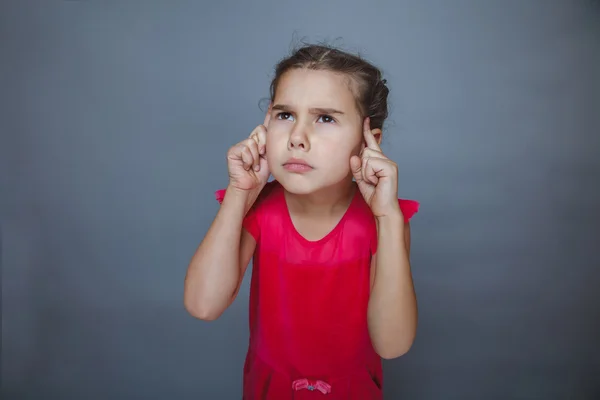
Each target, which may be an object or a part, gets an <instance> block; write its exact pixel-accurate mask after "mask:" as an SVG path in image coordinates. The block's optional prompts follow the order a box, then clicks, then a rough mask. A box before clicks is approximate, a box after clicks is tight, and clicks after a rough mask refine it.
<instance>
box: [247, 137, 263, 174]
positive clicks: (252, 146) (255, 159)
mask: <svg viewBox="0 0 600 400" xmlns="http://www.w3.org/2000/svg"><path fill="white" fill-rule="evenodd" d="M246 146H248V149H249V150H250V153H251V154H252V168H253V169H254V170H255V171H258V170H259V168H260V156H259V155H258V145H257V144H256V141H255V140H254V139H252V138H249V139H248V140H246Z"/></svg>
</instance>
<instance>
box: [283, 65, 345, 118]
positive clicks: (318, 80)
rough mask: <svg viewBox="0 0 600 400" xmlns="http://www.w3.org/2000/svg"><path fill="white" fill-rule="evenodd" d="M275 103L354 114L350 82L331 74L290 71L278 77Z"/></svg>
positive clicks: (327, 72)
mask: <svg viewBox="0 0 600 400" xmlns="http://www.w3.org/2000/svg"><path fill="white" fill-rule="evenodd" d="M274 103H283V104H289V105H290V106H295V107H301V108H304V107H307V108H309V107H323V108H335V109H338V110H342V111H344V112H347V113H350V112H353V111H356V107H355V99H354V95H353V93H352V91H351V90H350V79H349V78H348V77H347V76H345V75H342V74H338V73H335V72H331V71H319V70H309V69H292V70H290V71H287V72H286V73H285V74H283V75H282V76H281V78H280V79H279V82H278V85H277V92H276V93H275V99H274Z"/></svg>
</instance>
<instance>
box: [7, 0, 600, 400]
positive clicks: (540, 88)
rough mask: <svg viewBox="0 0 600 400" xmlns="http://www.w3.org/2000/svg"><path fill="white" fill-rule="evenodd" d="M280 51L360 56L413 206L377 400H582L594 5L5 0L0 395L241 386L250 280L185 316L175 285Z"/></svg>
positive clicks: (236, 389)
mask: <svg viewBox="0 0 600 400" xmlns="http://www.w3.org/2000/svg"><path fill="white" fill-rule="evenodd" d="M203 3H206V4H203ZM294 38H305V39H307V40H310V41H321V40H329V42H331V43H337V44H339V45H341V46H342V47H343V48H345V49H348V50H360V51H361V52H362V53H363V54H364V55H365V56H367V57H368V58H370V59H371V60H372V61H374V62H375V63H377V64H378V65H380V66H382V68H383V70H384V72H385V75H386V78H387V79H388V81H389V84H390V86H391V105H392V113H391V119H390V124H389V126H388V129H387V131H386V135H387V137H386V139H385V148H384V150H385V151H386V152H387V154H388V155H389V156H390V157H392V158H393V159H395V160H396V161H397V162H398V163H399V165H400V195H401V196H403V197H408V198H413V199H418V200H420V201H421V202H422V211H421V213H420V214H418V216H416V217H415V219H414V221H413V253H412V254H413V256H412V261H413V268H414V277H415V282H416V288H417V292H418V299H419V310H420V324H419V329H418V337H417V340H416V342H415V344H414V346H413V348H412V350H411V351H410V352H409V353H408V354H407V355H406V356H404V357H402V358H400V359H397V360H393V361H386V362H385V364H384V365H385V380H386V399H427V400H438V399H439V400H445V399H461V400H462V399H476V400H483V399H485V400H488V399H598V398H600V397H595V396H600V390H599V386H600V385H599V384H598V380H599V378H598V376H599V374H600V350H599V346H598V338H599V337H600V322H599V317H600V301H599V300H598V295H596V294H595V291H596V290H597V288H598V286H599V283H600V282H599V281H600V279H599V278H600V274H599V272H598V269H599V267H600V256H599V253H598V247H599V245H600V230H599V223H600V218H599V214H600V212H599V209H598V206H599V204H600V188H599V181H600V177H599V174H600V7H599V5H598V2H594V1H591V0H581V1H575V0H571V1H568V0H565V1H553V0H548V1H544V0H539V1H534V0H523V1H518V0H514V1H476V0H473V1H459V0H453V1H441V0H440V1H419V2H417V1H408V0H407V1H387V2H384V1H377V2H363V1H326V2H322V1H302V2H299V1H296V2H284V1H279V2H268V1H265V0H262V1H253V2H242V1H237V2H234V1H221V2H210V3H209V2H200V1H195V2H194V1H166V0H165V1H108V0H107V1H100V0H97V1H92V0H89V1H51V0H44V1H41V0H40V1H33V0H21V1H17V0H13V1H6V0H5V1H3V2H2V5H1V6H0V40H1V56H0V60H1V61H0V72H1V77H2V82H1V90H0V93H1V96H2V108H1V110H2V115H1V118H0V121H1V124H2V125H1V133H2V142H1V145H0V149H1V154H0V155H1V159H0V162H1V163H2V164H1V165H0V170H1V172H2V173H1V178H2V182H1V183H2V187H1V190H2V191H1V197H0V199H1V201H2V204H1V205H2V215H1V217H2V241H3V242H2V249H3V250H2V267H3V271H2V272H3V277H2V278H3V279H2V335H3V336H2V386H3V387H2V398H3V399H11V400H12V399H42V398H43V399H90V400H94V399H215V398H222V399H236V398H240V393H241V392H240V391H241V371H242V363H243V359H244V355H245V350H246V345H247V339H248V332H247V305H248V299H247V296H248V286H247V285H248V280H247V279H246V280H245V282H244V287H243V289H242V291H241V293H240V296H239V298H238V300H237V301H236V302H235V304H234V305H233V306H232V307H231V308H230V309H229V310H228V311H227V312H226V314H225V315H224V316H223V317H222V318H221V319H220V320H218V321H216V322H213V323H205V322H201V321H198V320H194V319H193V318H192V317H190V316H188V315H187V314H186V312H185V311H184V309H183V303H182V294H183V279H184V275H185V270H186V267H187V264H188V261H189V259H190V257H191V255H192V253H193V252H194V250H195V248H196V246H197V245H198V243H199V242H200V240H201V239H202V237H203V235H204V233H205V232H206V230H207V228H208V226H209V223H210V222H211V220H212V218H213V216H214V215H215V212H216V210H217V203H216V202H215V200H214V197H213V192H214V190H216V189H218V188H221V187H223V186H224V185H226V183H227V173H226V162H225V152H226V150H227V148H228V147H229V146H230V145H232V144H234V143H235V142H237V141H239V140H241V139H242V138H244V137H245V136H246V135H248V134H249V132H250V131H251V130H252V129H253V128H254V127H255V126H256V125H257V124H259V123H261V122H262V118H263V112H262V111H261V110H260V108H259V106H258V104H259V101H260V100H261V99H262V98H265V97H266V96H267V94H268V84H269V79H270V77H271V76H272V75H271V73H272V68H273V66H274V64H275V63H276V62H277V60H278V59H279V58H281V57H283V56H284V55H286V53H287V52H288V49H289V48H290V45H291V44H293V43H294ZM338 38H341V39H338ZM336 39H337V40H336ZM247 277H248V275H247V276H246V278H247Z"/></svg>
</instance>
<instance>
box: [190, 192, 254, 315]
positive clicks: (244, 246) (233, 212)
mask: <svg viewBox="0 0 600 400" xmlns="http://www.w3.org/2000/svg"><path fill="white" fill-rule="evenodd" d="M253 197H254V198H253ZM255 199H256V195H252V194H250V193H248V192H247V191H240V190H238V189H236V188H234V187H232V186H229V187H228V188H227V191H226V195H225V198H224V199H223V203H222V204H221V207H220V209H219V211H218V212H217V216H216V217H215V219H214V221H213V222H212V224H211V226H210V228H209V230H208V232H207V234H206V236H205V237H204V240H202V243H200V246H198V249H197V250H196V252H195V254H194V256H193V257H192V260H191V261H190V264H189V266H188V270H187V274H186V278H185V285H184V306H185V308H186V310H187V311H188V312H189V313H190V314H191V315H192V316H194V317H195V318H199V319H202V320H205V321H212V320H215V319H217V318H218V317H219V316H221V314H222V313H223V312H224V311H225V309H226V308H227V307H229V305H230V304H231V303H232V302H233V300H234V299H235V297H236V295H237V293H238V291H239V287H240V284H241V282H242V279H243V277H244V273H245V271H246V268H247V267H248V264H249V262H250V259H251V258H252V255H253V253H254V249H255V248H256V241H255V240H254V237H252V235H251V234H250V233H248V231H246V230H245V229H244V228H242V221H243V219H244V216H245V214H246V212H247V210H248V209H249V206H251V205H252V203H254V200H255ZM233 243H239V245H238V246H235V245H233Z"/></svg>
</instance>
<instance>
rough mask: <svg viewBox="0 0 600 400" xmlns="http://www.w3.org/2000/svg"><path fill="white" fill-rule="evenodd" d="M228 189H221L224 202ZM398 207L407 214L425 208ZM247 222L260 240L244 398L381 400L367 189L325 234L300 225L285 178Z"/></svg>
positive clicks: (373, 235) (373, 232) (270, 187)
mask: <svg viewBox="0 0 600 400" xmlns="http://www.w3.org/2000/svg"><path fill="white" fill-rule="evenodd" d="M224 194H225V191H224V190H220V191H218V192H217V200H219V202H221V201H222V200H223V196H224ZM399 204H400V209H401V210H402V212H403V214H404V219H405V220H406V221H408V220H409V219H410V218H411V217H412V216H413V214H414V213H416V212H417V211H418V208H419V203H417V202H415V201H411V200H399ZM243 226H244V228H245V229H246V230H247V231H248V232H249V233H250V234H252V236H253V237H254V238H255V239H256V243H257V246H256V250H255V253H254V258H253V268H252V280H251V287H250V343H249V347H248V353H247V356H246V362H245V365H244V380H243V399H245V400H291V399H307V400H309V399H320V398H323V399H331V400H334V399H356V400H370V399H381V398H382V383H383V382H382V365H381V358H380V357H379V356H378V354H377V353H376V352H375V350H374V349H373V346H372V344H371V340H370V338H369V332H368V326H367V305H368V301H369V290H370V275H369V270H370V261H371V256H372V255H373V254H374V253H375V252H376V250H377V229H376V225H375V219H374V217H373V214H372V213H371V210H370V208H369V206H368V205H367V203H366V202H365V201H364V199H363V197H362V195H361V194H360V192H359V191H358V190H356V194H355V196H354V198H353V200H352V202H351V204H350V206H349V208H348V210H347V211H346V213H345V214H344V216H343V217H342V219H341V220H340V222H339V223H338V224H337V225H336V227H335V228H334V229H333V230H332V231H331V232H330V233H329V234H327V235H326V236H325V237H323V238H322V239H320V240H317V241H309V240H307V239H305V238H304V237H303V236H301V235H300V234H299V233H298V231H297V230H296V229H295V227H294V225H293V223H292V220H291V217H290V214H289V212H288V208H287V204H286V201H285V197H284V191H283V188H282V186H281V185H280V184H279V183H278V182H277V181H273V182H270V183H268V184H267V185H266V186H265V188H264V189H263V191H262V192H261V195H260V196H259V198H258V199H257V201H256V202H255V204H254V206H253V207H252V209H251V210H250V211H249V212H248V214H247V215H246V217H245V219H244V222H243ZM399 245H400V244H399Z"/></svg>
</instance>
